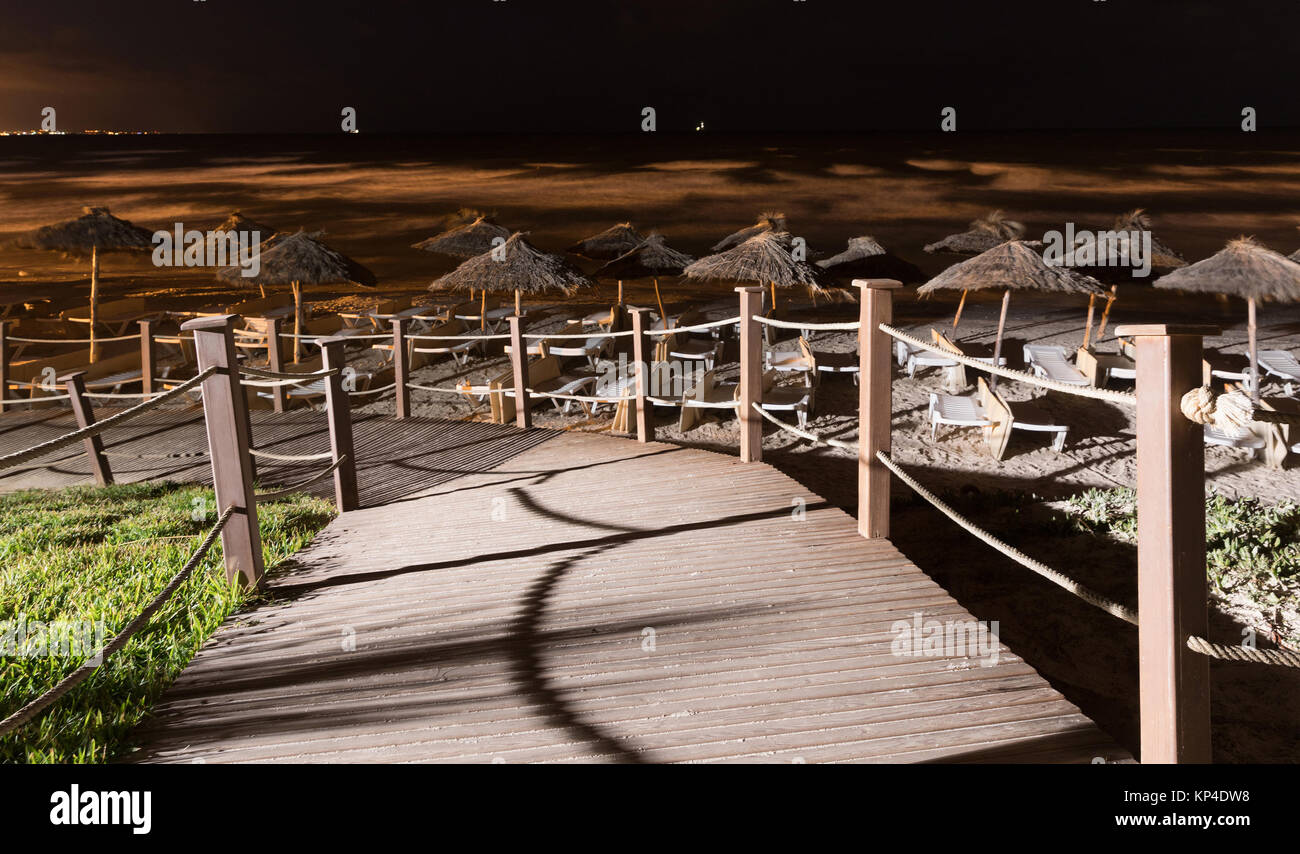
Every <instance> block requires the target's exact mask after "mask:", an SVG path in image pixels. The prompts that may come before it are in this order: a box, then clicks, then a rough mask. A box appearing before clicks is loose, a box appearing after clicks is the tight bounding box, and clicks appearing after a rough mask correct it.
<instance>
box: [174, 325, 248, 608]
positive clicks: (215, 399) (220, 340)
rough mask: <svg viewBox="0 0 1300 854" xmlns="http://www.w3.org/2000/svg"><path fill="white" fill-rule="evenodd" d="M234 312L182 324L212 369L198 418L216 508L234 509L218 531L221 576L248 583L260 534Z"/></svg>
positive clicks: (201, 368) (202, 361)
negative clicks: (205, 442)
mask: <svg viewBox="0 0 1300 854" xmlns="http://www.w3.org/2000/svg"><path fill="white" fill-rule="evenodd" d="M238 319H239V318H238V315H233V314H227V315H218V316H216V317H198V318H195V319H194V320H190V321H187V322H186V323H184V324H182V326H181V331H182V332H193V333H194V353H195V358H196V359H197V360H198V363H199V371H200V372H202V371H204V370H206V369H207V368H209V367H214V368H216V369H217V370H216V373H214V374H213V375H212V376H210V377H208V378H207V379H205V380H204V381H203V385H202V389H203V419H204V421H205V423H206V424H207V430H208V455H209V459H211V460H212V486H213V489H214V490H215V492H216V495H217V513H218V514H221V513H224V512H225V510H226V508H227V507H234V508H235V512H234V514H233V515H232V516H231V517H230V521H228V522H227V523H226V527H225V528H223V529H222V531H221V551H222V554H223V556H224V559H225V562H226V577H227V578H229V579H230V580H231V581H238V582H239V583H240V584H243V585H244V586H247V587H259V586H261V583H262V573H263V563H262V538H261V534H260V532H259V531H258V528H257V499H256V498H255V497H254V495H253V466H252V457H251V456H250V455H249V453H248V448H249V428H248V402H247V400H245V398H244V388H243V386H242V385H240V382H239V361H238V359H237V358H236V357H235V338H234V331H233V330H234V325H235V321H236V320H238Z"/></svg>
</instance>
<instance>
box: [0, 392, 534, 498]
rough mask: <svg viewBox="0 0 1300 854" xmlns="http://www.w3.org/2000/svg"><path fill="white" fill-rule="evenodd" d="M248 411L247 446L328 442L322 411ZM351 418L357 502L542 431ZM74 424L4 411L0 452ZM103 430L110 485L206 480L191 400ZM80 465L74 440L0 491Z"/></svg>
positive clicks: (492, 456)
mask: <svg viewBox="0 0 1300 854" xmlns="http://www.w3.org/2000/svg"><path fill="white" fill-rule="evenodd" d="M114 411H116V410H112V409H104V410H102V411H100V412H99V417H100V418H104V417H107V416H108V415H111V414H112V413H113V412H114ZM249 416H250V420H251V422H252V428H253V430H252V435H253V444H254V446H255V447H257V448H261V449H263V450H267V451H271V452H273V453H279V454H282V455H295V456H302V455H310V454H315V453H321V452H325V451H328V450H329V449H330V443H329V427H328V425H327V423H326V419H325V416H324V415H323V414H322V413H319V412H312V411H309V410H294V411H291V412H284V413H275V412H270V411H266V410H257V411H254V412H251V413H249ZM352 417H353V422H352V423H353V430H354V434H355V440H356V448H357V452H358V453H357V456H358V459H357V480H358V482H359V485H360V499H361V504H362V506H363V507H365V506H378V505H381V504H384V503H386V502H389V501H393V500H396V499H400V498H404V497H407V496H410V495H412V494H415V493H418V492H419V491H420V490H422V489H428V488H429V487H432V486H435V485H437V484H439V483H444V482H446V481H447V480H450V479H452V478H456V477H460V476H461V475H462V474H463V473H464V472H466V471H484V470H486V469H487V468H490V467H491V466H494V465H497V464H498V463H500V462H502V461H504V460H506V459H509V458H510V456H512V455H513V454H515V453H518V452H519V451H520V450H523V449H526V448H530V447H532V446H533V445H535V444H537V443H538V442H541V441H544V440H545V439H546V438H548V437H549V436H550V435H551V434H550V433H548V432H546V431H543V430H533V431H527V432H524V431H520V430H515V429H513V428H509V427H500V426H497V425H494V424H482V423H472V422H455V423H454V424H451V425H449V424H448V423H447V422H443V421H434V420H430V419H424V418H412V419H409V420H405V421H395V420H393V419H391V418H385V417H381V416H378V415H360V414H358V413H355V412H354V413H353V416H352ZM75 429H77V424H76V422H75V421H74V420H73V417H72V414H71V413H70V412H68V411H67V410H66V409H64V410H46V411H42V412H19V413H9V414H7V415H6V416H5V417H3V418H0V455H3V454H7V453H11V452H13V451H19V450H22V449H23V448H29V447H31V446H32V445H36V444H38V443H40V442H44V441H46V440H48V439H54V438H57V437H58V436H61V435H63V434H64V433H68V432H71V431H72V430H75ZM103 436H104V442H105V445H106V446H107V449H106V455H107V456H108V462H109V465H110V466H111V467H112V470H113V477H114V480H115V481H116V482H118V483H134V482H137V481H145V480H174V481H180V482H197V483H207V484H210V483H211V482H212V466H211V463H210V462H209V461H208V457H207V448H208V439H207V433H206V432H205V428H204V423H203V410H202V409H200V408H173V409H163V410H157V411H154V412H150V413H147V414H145V415H143V416H141V417H139V418H137V419H133V420H132V421H131V422H130V423H129V424H126V425H124V426H122V427H115V428H110V429H109V430H107V431H105V432H104V434H103ZM196 451H197V452H199V453H198V454H197V455H196V454H195V452H196ZM326 465H328V461H325V462H321V461H315V462H274V461H270V460H261V461H259V462H258V465H257V479H258V480H259V481H260V482H261V483H262V484H263V485H264V486H268V487H269V486H281V485H287V484H293V483H298V482H301V481H303V480H305V479H307V478H308V477H310V476H311V475H312V474H314V473H316V472H318V471H320V470H321V469H322V468H324V467H325V466H326ZM90 472H91V469H90V461H89V459H88V458H87V457H86V455H85V453H84V452H83V450H82V446H81V445H80V444H78V445H75V446H73V447H71V448H67V449H65V450H62V451H57V452H55V453H53V454H50V455H48V456H46V457H43V458H41V459H40V460H39V461H37V462H35V463H32V464H31V465H30V466H21V467H19V468H16V469H13V470H11V471H8V472H0V493H2V492H13V491H15V490H18V489H25V488H42V489H47V488H53V487H60V486H74V485H85V484H90V483H93V482H94V481H93V478H92V477H91V473H90ZM305 491H306V492H311V493H312V494H315V495H319V496H322V497H331V498H332V496H333V485H332V481H330V480H329V479H326V480H324V481H322V482H320V483H317V484H314V485H312V486H311V487H310V488H308V489H306V490H305Z"/></svg>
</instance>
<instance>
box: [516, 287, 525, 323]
mask: <svg viewBox="0 0 1300 854" xmlns="http://www.w3.org/2000/svg"><path fill="white" fill-rule="evenodd" d="M515 314H517V315H519V316H521V317H522V316H523V312H522V311H520V310H519V288H515Z"/></svg>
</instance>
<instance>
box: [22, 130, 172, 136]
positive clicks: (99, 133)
mask: <svg viewBox="0 0 1300 854" xmlns="http://www.w3.org/2000/svg"><path fill="white" fill-rule="evenodd" d="M160 133H162V131H157V130H74V131H66V130H0V136H152V135H156V134H160Z"/></svg>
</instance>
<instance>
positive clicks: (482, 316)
mask: <svg viewBox="0 0 1300 854" xmlns="http://www.w3.org/2000/svg"><path fill="white" fill-rule="evenodd" d="M480 298H481V300H482V301H481V302H480V303H479V308H478V331H479V332H482V331H483V330H485V329H487V288H484V289H483V292H482V294H481V297H480Z"/></svg>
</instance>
